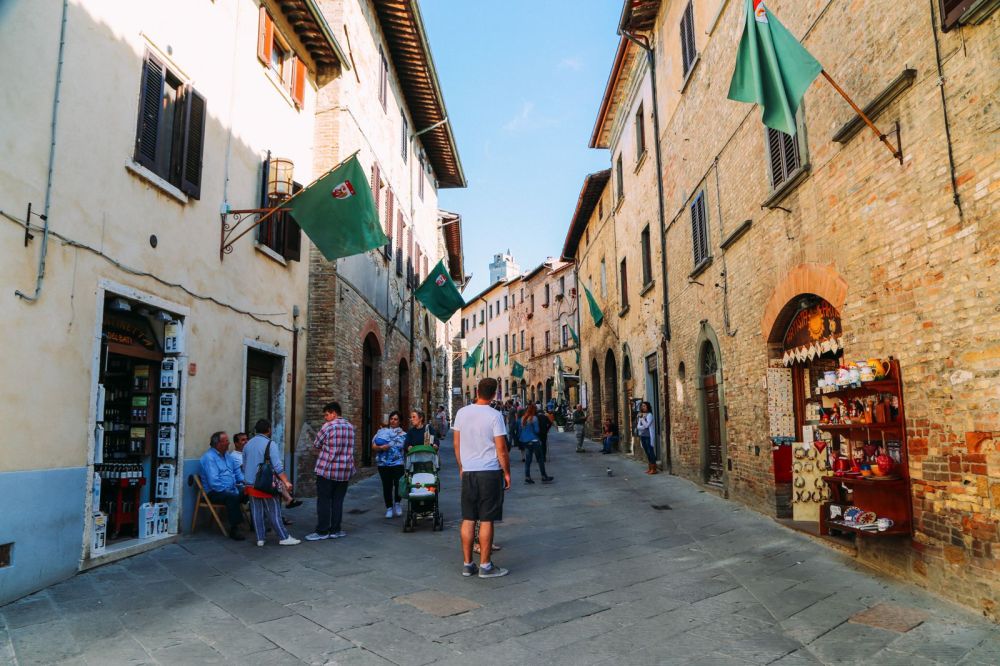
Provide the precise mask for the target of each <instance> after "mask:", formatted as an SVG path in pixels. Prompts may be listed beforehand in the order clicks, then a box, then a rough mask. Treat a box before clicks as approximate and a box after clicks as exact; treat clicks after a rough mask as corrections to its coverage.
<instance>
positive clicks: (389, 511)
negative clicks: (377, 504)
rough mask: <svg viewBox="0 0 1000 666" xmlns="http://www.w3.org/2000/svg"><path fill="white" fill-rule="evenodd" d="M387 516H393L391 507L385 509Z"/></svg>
mask: <svg viewBox="0 0 1000 666" xmlns="http://www.w3.org/2000/svg"><path fill="white" fill-rule="evenodd" d="M385 517H386V518H392V508H391V507H390V508H388V509H386V510H385Z"/></svg>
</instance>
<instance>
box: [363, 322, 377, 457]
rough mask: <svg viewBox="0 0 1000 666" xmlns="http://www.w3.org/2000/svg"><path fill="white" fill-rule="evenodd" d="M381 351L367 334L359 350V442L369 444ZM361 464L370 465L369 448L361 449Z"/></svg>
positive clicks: (375, 408)
mask: <svg viewBox="0 0 1000 666" xmlns="http://www.w3.org/2000/svg"><path fill="white" fill-rule="evenodd" d="M381 358H382V350H381V348H380V345H379V343H378V338H376V337H375V334H374V333H369V334H368V335H367V336H366V337H365V341H364V343H363V344H362V348H361V441H362V442H370V441H372V438H373V437H374V436H375V427H376V425H377V424H376V419H377V418H378V417H377V412H378V405H379V403H380V394H379V383H380V382H379V362H380V360H381ZM361 464H362V465H364V466H366V467H367V466H368V465H371V464H372V453H371V447H370V446H362V447H361Z"/></svg>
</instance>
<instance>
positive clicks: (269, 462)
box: [243, 419, 300, 546]
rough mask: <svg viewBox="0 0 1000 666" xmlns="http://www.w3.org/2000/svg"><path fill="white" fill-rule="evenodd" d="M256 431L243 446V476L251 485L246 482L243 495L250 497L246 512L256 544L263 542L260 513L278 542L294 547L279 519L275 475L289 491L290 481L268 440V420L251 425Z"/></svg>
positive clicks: (278, 454) (269, 436) (276, 450)
mask: <svg viewBox="0 0 1000 666" xmlns="http://www.w3.org/2000/svg"><path fill="white" fill-rule="evenodd" d="M254 432H255V433H257V434H256V435H254V437H253V438H252V439H251V440H250V441H249V442H247V444H246V446H245V447H243V475H244V476H245V477H246V479H247V480H248V481H249V480H250V479H253V483H252V484H247V488H246V491H247V495H248V496H249V497H250V514H251V515H252V516H253V528H254V531H255V532H256V533H257V545H258V546H263V545H264V529H265V525H264V516H265V515H266V516H267V520H268V521H270V523H271V528H272V529H273V530H274V533H275V534H277V535H278V543H279V544H280V545H282V546H294V545H296V544H298V543H300V542H299V540H298V539H296V538H295V537H293V536H292V535H291V534H289V533H288V530H286V529H285V525H284V523H283V521H282V520H281V503H280V502H279V500H278V489H277V488H276V487H275V483H274V480H275V478H277V479H279V480H280V481H281V482H282V483H284V484H285V488H286V489H287V490H288V492H289V493H291V492H292V482H291V481H289V480H288V475H287V474H285V465H284V463H283V462H282V460H281V450H280V449H279V448H278V446H277V445H276V444H275V443H274V442H272V441H271V423H270V421H268V420H267V419H260V420H259V421H257V424H256V425H255V426H254Z"/></svg>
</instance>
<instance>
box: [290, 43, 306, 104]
mask: <svg viewBox="0 0 1000 666" xmlns="http://www.w3.org/2000/svg"><path fill="white" fill-rule="evenodd" d="M292 99H293V100H295V106H296V107H298V108H300V109H301V108H302V107H303V106H304V105H305V99H306V65H305V63H304V62H302V61H301V60H299V59H298V58H296V57H295V56H292Z"/></svg>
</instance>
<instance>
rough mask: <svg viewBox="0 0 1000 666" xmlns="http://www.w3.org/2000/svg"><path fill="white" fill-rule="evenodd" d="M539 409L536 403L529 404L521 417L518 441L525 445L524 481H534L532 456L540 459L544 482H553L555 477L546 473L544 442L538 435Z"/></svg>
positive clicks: (539, 468)
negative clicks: (543, 452) (543, 454)
mask: <svg viewBox="0 0 1000 666" xmlns="http://www.w3.org/2000/svg"><path fill="white" fill-rule="evenodd" d="M538 431H539V428H538V409H537V408H536V407H535V405H533V404H531V405H528V408H527V409H526V410H524V416H522V417H521V429H520V432H519V433H518V441H520V443H521V445H522V446H524V448H525V450H526V453H525V456H524V482H525V483H534V481H532V479H531V458H532V456H534V457H535V458H537V459H538V471H539V472H541V474H542V483H552V481H553V478H552V477H551V476H549V475H548V474H546V473H545V461H544V460H543V459H542V442H541V438H540V437H539V435H538Z"/></svg>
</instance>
